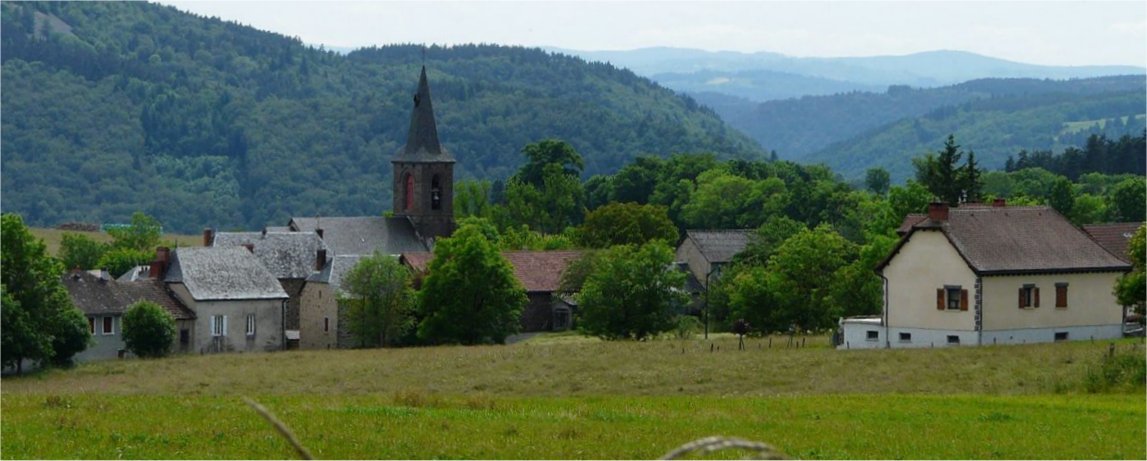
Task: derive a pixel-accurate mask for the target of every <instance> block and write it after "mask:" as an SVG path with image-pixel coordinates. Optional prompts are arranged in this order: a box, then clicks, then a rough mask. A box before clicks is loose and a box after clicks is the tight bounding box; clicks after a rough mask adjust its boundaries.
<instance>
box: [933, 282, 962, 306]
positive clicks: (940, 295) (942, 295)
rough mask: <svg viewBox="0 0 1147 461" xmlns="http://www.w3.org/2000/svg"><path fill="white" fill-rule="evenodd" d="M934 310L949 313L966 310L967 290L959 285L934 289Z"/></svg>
mask: <svg viewBox="0 0 1147 461" xmlns="http://www.w3.org/2000/svg"><path fill="white" fill-rule="evenodd" d="M936 309H938V310H942V311H943V310H949V311H966V310H968V290H965V289H963V288H962V287H961V286H960V285H944V288H937V289H936Z"/></svg>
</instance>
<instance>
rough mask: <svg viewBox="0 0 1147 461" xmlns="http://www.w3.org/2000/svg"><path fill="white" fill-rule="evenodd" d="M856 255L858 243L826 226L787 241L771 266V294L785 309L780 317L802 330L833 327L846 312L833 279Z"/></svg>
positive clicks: (838, 275) (773, 257)
mask: <svg viewBox="0 0 1147 461" xmlns="http://www.w3.org/2000/svg"><path fill="white" fill-rule="evenodd" d="M856 254H857V248H856V245H855V244H853V243H851V242H849V241H848V240H845V239H844V238H843V237H841V236H840V235H839V234H837V233H836V232H835V231H833V230H832V228H831V227H829V226H827V225H820V226H817V227H816V229H812V230H809V229H805V230H802V231H801V232H799V233H797V234H796V235H794V236H792V237H790V238H789V239H788V240H785V242H784V243H783V244H781V246H780V248H777V251H776V253H774V254H773V256H772V258H770V259H769V265H768V270H769V273H770V275H771V276H772V277H773V278H772V279H771V280H770V283H769V290H770V294H771V295H772V297H773V298H774V299H776V302H777V305H778V309H781V310H782V313H781V314H780V315H778V317H777V318H780V319H783V320H785V321H787V322H791V323H792V324H795V325H796V326H797V327H799V328H801V329H814V328H827V327H829V326H831V325H832V323H833V321H835V320H836V318H838V317H840V315H841V314H843V312H844V307H843V306H842V304H841V303H840V302H839V300H837V299H835V298H834V297H833V296H832V295H833V291H834V289H833V288H834V282H835V281H837V280H839V279H840V278H842V276H843V274H840V273H839V271H840V269H841V268H844V267H846V266H847V265H848V264H849V263H850V262H852V261H853V260H854V259H855V258H856ZM746 318H747V317H746ZM750 321H751V319H750Z"/></svg>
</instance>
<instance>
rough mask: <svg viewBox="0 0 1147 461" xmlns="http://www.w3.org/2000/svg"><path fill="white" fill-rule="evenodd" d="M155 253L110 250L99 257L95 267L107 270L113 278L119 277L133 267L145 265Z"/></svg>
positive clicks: (131, 249) (120, 249) (128, 249)
mask: <svg viewBox="0 0 1147 461" xmlns="http://www.w3.org/2000/svg"><path fill="white" fill-rule="evenodd" d="M154 254H155V253H153V252H151V251H145V250H137V249H134V248H115V247H113V248H111V249H110V250H108V251H107V252H105V253H104V254H103V256H100V260H99V261H98V262H97V263H96V267H99V268H100V269H107V270H108V272H109V273H111V274H112V276H113V277H117V278H118V277H119V276H121V275H123V274H125V273H127V271H129V270H131V269H132V268H133V267H136V266H139V265H142V264H147V263H148V262H149V261H151V258H152V255H154Z"/></svg>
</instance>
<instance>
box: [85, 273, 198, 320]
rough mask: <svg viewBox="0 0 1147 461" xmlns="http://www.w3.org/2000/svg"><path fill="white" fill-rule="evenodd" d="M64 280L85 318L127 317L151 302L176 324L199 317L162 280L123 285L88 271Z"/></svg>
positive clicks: (127, 282) (125, 283)
mask: <svg viewBox="0 0 1147 461" xmlns="http://www.w3.org/2000/svg"><path fill="white" fill-rule="evenodd" d="M62 280H63V284H64V287H65V288H66V289H67V290H68V295H69V296H70V297H71V298H72V302H73V303H74V304H75V305H76V307H77V308H79V309H80V311H82V312H83V313H84V314H88V315H123V313H124V312H126V311H127V309H128V308H129V307H131V305H132V304H135V303H137V302H139V301H151V302H153V303H156V304H158V305H160V306H161V307H163V308H164V309H165V310H167V312H169V313H171V316H172V317H174V318H175V319H176V320H185V319H194V318H195V313H194V312H192V311H191V310H190V309H188V308H187V307H186V306H184V305H183V303H180V302H179V300H177V299H175V297H173V296H171V294H170V293H168V292H167V290H166V289H165V288H164V286H163V282H161V281H159V280H154V279H143V280H136V281H119V280H115V279H111V278H101V277H100V276H99V275H95V274H92V273H90V272H86V271H73V272H70V273H67V274H64V275H63V277H62Z"/></svg>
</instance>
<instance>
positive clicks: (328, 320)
mask: <svg viewBox="0 0 1147 461" xmlns="http://www.w3.org/2000/svg"><path fill="white" fill-rule="evenodd" d="M328 331H331V318H330V317H323V333H326V332H328Z"/></svg>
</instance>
